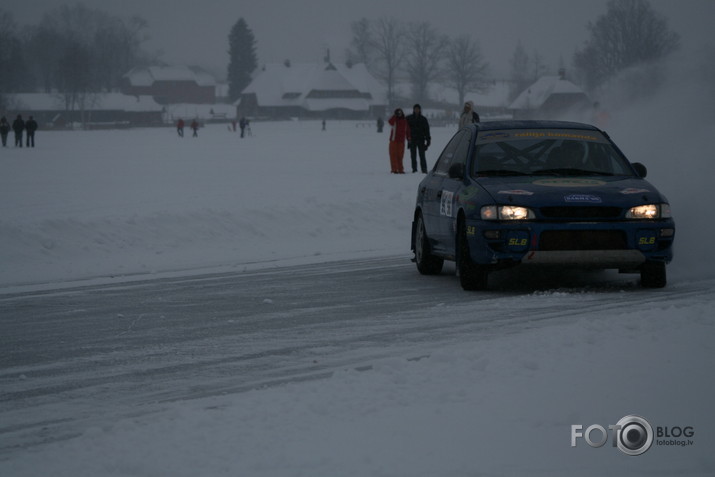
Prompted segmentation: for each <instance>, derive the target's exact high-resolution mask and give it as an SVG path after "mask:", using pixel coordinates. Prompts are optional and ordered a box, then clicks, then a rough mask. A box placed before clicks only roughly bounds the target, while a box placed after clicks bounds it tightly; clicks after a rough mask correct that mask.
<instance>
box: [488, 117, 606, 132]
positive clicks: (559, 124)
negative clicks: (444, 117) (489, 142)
mask: <svg viewBox="0 0 715 477" xmlns="http://www.w3.org/2000/svg"><path fill="white" fill-rule="evenodd" d="M475 126H476V129H477V130H478V131H494V130H497V129H502V130H503V129H583V130H589V131H599V129H598V128H597V127H596V126H592V125H590V124H585V123H577V122H572V121H551V120H548V121H547V120H527V119H520V120H502V121H485V122H481V123H476V124H475Z"/></svg>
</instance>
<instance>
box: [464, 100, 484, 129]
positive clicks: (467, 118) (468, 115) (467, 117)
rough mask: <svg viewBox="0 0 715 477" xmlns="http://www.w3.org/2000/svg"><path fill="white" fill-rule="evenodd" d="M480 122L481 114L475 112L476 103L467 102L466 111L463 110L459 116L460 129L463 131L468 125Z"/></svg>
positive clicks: (465, 104)
mask: <svg viewBox="0 0 715 477" xmlns="http://www.w3.org/2000/svg"><path fill="white" fill-rule="evenodd" d="M478 122H479V114H478V113H477V112H476V111H474V103H473V102H471V101H467V102H466V103H464V109H463V110H462V114H461V115H460V116H459V129H462V128H463V127H464V126H466V125H468V124H472V123H478Z"/></svg>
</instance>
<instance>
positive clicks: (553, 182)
mask: <svg viewBox="0 0 715 477" xmlns="http://www.w3.org/2000/svg"><path fill="white" fill-rule="evenodd" d="M532 184H535V185H542V186H548V187H597V186H602V185H605V184H606V183H605V182H603V181H599V180H597V179H577V178H571V179H564V178H555V179H538V180H535V181H534V182H532Z"/></svg>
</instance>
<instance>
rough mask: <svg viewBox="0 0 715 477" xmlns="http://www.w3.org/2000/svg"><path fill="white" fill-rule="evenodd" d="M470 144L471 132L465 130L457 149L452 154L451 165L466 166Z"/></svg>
mask: <svg viewBox="0 0 715 477" xmlns="http://www.w3.org/2000/svg"><path fill="white" fill-rule="evenodd" d="M471 142H472V132H471V131H469V130H467V131H464V134H463V135H462V137H461V138H460V141H459V144H458V145H457V149H456V151H455V152H454V158H453V159H452V164H465V165H466V164H467V154H468V153H469V146H470V145H471Z"/></svg>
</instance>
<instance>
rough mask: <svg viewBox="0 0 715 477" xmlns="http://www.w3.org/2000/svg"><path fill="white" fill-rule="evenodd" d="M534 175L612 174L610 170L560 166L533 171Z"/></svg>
mask: <svg viewBox="0 0 715 477" xmlns="http://www.w3.org/2000/svg"><path fill="white" fill-rule="evenodd" d="M533 175H535V176H612V175H613V173H612V172H603V171H589V170H585V169H576V168H570V167H560V168H556V169H542V170H540V171H534V172H533Z"/></svg>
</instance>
